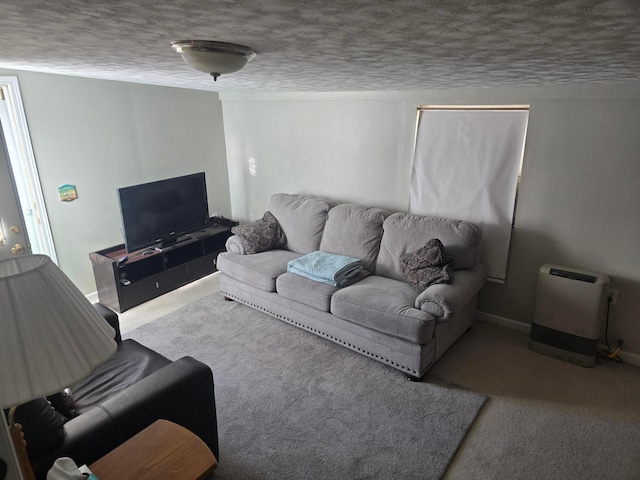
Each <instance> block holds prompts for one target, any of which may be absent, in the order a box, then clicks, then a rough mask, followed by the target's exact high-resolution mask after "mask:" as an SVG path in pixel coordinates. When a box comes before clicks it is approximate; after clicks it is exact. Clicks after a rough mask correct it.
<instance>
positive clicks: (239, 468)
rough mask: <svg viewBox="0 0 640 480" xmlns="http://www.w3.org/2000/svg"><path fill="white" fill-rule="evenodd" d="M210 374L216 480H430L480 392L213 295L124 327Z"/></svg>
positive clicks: (450, 452)
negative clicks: (401, 368)
mask: <svg viewBox="0 0 640 480" xmlns="http://www.w3.org/2000/svg"><path fill="white" fill-rule="evenodd" d="M124 336H125V337H127V338H134V339H136V340H138V341H140V342H141V343H143V344H145V345H147V346H149V347H150V348H153V349H155V350H157V351H159V352H160V353H162V354H163V355H165V356H167V357H169V358H171V359H177V358H179V357H181V356H184V355H190V356H193V357H195V358H197V359H199V360H201V361H203V362H205V363H207V364H208V365H209V366H210V367H211V368H212V370H213V372H214V377H215V385H216V402H217V411H218V425H219V437H220V457H221V458H220V465H219V467H218V469H217V470H216V471H215V472H214V474H213V477H212V478H214V479H234V480H243V479H256V480H257V479H261V480H268V479H274V480H275V479H278V480H287V479H291V480H293V479H296V480H297V479H334V478H335V479H395V478H398V479H437V478H441V477H442V476H443V475H444V473H445V471H446V469H447V466H448V465H449V463H450V461H451V460H452V458H453V456H454V455H455V452H456V450H457V449H458V447H459V445H460V444H461V442H462V440H463V439H464V437H465V434H466V432H467V431H468V429H469V428H470V426H471V425H472V423H473V421H474V419H475V418H476V416H477V414H478V412H479V411H480V409H481V408H482V405H483V404H484V402H485V399H486V397H485V396H484V395H482V394H478V393H474V392H472V391H469V390H465V389H463V388H460V387H457V386H455V385H453V384H449V383H446V382H444V381H442V380H436V379H435V377H428V378H427V379H426V380H425V381H424V382H422V383H413V382H410V381H408V380H407V379H406V378H405V377H404V376H403V375H402V373H401V372H398V371H396V370H394V369H391V368H389V367H387V366H385V365H382V364H379V363H377V362H374V361H373V360H370V359H368V358H366V357H364V356H361V355H357V354H355V353H354V352H351V351H348V350H346V349H344V348H342V347H340V346H338V345H335V344H333V343H331V342H329V341H327V340H324V339H321V338H319V337H316V336H314V335H311V334H309V333H308V332H305V331H302V330H299V329H297V328H294V327H292V326H290V325H288V324H285V323H283V322H281V321H279V320H276V319H273V318H271V317H269V316H267V315H264V314H261V313H259V312H257V311H254V310H253V309H250V308H248V307H246V306H243V305H241V304H239V303H236V302H225V301H224V300H223V298H222V296H221V295H220V294H219V293H215V294H212V295H209V296H207V297H205V298H201V299H199V300H196V301H194V302H193V303H190V304H188V305H186V306H184V307H182V308H180V309H178V310H177V311H175V312H172V313H169V314H167V315H165V316H163V317H161V318H159V319H158V320H155V321H153V322H151V323H148V324H146V325H143V326H140V327H138V328H136V329H134V330H133V331H130V332H128V333H126V334H125V335H124Z"/></svg>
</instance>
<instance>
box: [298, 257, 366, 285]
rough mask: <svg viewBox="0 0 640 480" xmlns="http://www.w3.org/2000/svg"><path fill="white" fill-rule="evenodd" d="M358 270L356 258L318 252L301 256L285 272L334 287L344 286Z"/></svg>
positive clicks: (358, 264)
mask: <svg viewBox="0 0 640 480" xmlns="http://www.w3.org/2000/svg"><path fill="white" fill-rule="evenodd" d="M360 270H362V262H361V261H360V260H359V259H357V258H354V257H347V256H345V255H335V254H333V253H327V252H320V251H315V252H311V253H309V254H307V255H303V256H302V257H299V258H296V259H295V260H291V261H290V262H289V263H288V264H287V272H292V273H296V274H298V275H302V276H303V277H307V278H309V279H311V280H315V281H316V282H322V283H327V284H329V285H333V286H334V287H342V286H344V285H346V284H347V283H348V282H349V280H350V279H351V278H352V277H353V276H354V275H356V274H357V273H358V272H359V271H360Z"/></svg>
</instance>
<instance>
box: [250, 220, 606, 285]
mask: <svg viewBox="0 0 640 480" xmlns="http://www.w3.org/2000/svg"><path fill="white" fill-rule="evenodd" d="M249 221H250V222H253V213H250V214H249ZM617 292H618V291H617V290H616V293H617Z"/></svg>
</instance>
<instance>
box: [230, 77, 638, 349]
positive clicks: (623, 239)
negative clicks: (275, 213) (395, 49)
mask: <svg viewBox="0 0 640 480" xmlns="http://www.w3.org/2000/svg"><path fill="white" fill-rule="evenodd" d="M220 96H221V100H222V106H223V112H224V125H225V135H226V144H227V161H228V164H229V179H230V188H231V204H232V211H233V216H234V218H236V219H239V220H243V221H246V220H249V218H250V216H254V217H255V218H258V217H259V216H261V215H262V213H263V212H264V210H266V207H267V204H268V201H269V197H270V196H271V194H273V193H277V192H289V193H308V194H314V195H319V196H325V197H328V198H332V199H335V200H343V201H353V202H359V203H363V204H366V205H371V206H380V207H386V208H390V209H397V210H406V208H407V205H408V196H409V179H410V172H411V163H412V158H411V157H412V151H413V139H414V133H415V120H416V107H417V106H418V105H420V104H530V105H531V111H530V119H529V131H528V136H527V144H526V152H525V164H524V171H523V176H522V184H521V190H520V196H519V203H518V210H517V221H516V228H515V229H514V231H513V237H512V238H513V240H512V244H511V251H510V262H509V267H508V272H507V282H506V284H505V285H498V284H488V285H487V286H486V287H485V288H484V289H483V291H482V292H481V296H480V306H479V308H480V310H481V311H483V312H486V313H488V314H490V315H495V316H499V317H504V318H507V319H511V320H515V321H517V322H522V323H523V324H528V323H530V322H531V320H532V316H533V307H534V303H535V287H536V281H537V271H538V269H539V267H540V266H541V265H542V264H544V263H556V264H559V265H563V266H567V267H574V268H580V269H584V270H591V271H595V272H601V273H605V274H608V275H610V276H611V281H612V283H611V287H613V288H618V289H619V290H620V294H619V299H618V305H617V306H616V307H613V308H612V313H611V325H610V335H609V338H610V339H611V340H612V342H615V340H616V339H617V338H623V339H624V340H625V348H626V349H627V350H628V351H631V352H635V353H638V352H640V322H638V317H637V312H638V311H640V255H638V245H640V220H639V219H640V189H638V188H637V182H638V179H639V178H640V162H639V161H638V156H639V154H640V135H638V134H637V126H638V125H640V86H638V85H636V86H610V87H597V86H591V87H589V86H580V87H555V88H522V89H518V88H509V89H506V88H505V89H465V90H434V91H424V92H402V93H400V92H396V93H353V94H347V93H343V94H320V93H318V94H232V93H221V94H220ZM250 158H253V159H255V160H256V164H257V169H256V172H255V173H256V174H255V175H251V173H250V172H249V159H250Z"/></svg>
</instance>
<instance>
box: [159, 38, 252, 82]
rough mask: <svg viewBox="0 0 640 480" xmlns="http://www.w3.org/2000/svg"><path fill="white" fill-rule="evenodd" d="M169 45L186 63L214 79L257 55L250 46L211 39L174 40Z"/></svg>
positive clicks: (242, 65)
mask: <svg viewBox="0 0 640 480" xmlns="http://www.w3.org/2000/svg"><path fill="white" fill-rule="evenodd" d="M171 46H172V47H173V49H174V50H175V51H176V52H178V53H179V54H180V55H182V59H183V60H184V61H185V63H186V64H187V65H190V66H191V67H193V68H195V69H196V70H200V71H201V72H206V73H209V74H211V76H212V77H213V79H214V80H217V79H218V77H219V76H220V75H222V74H226V73H233V72H237V71H238V70H240V69H241V68H242V67H244V66H245V65H246V64H247V62H249V61H250V60H251V59H252V58H254V57H255V56H256V55H257V52H256V51H255V50H254V49H252V48H250V47H245V46H244V45H238V44H235V43H226V42H214V41H212V40H176V41H173V42H171Z"/></svg>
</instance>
